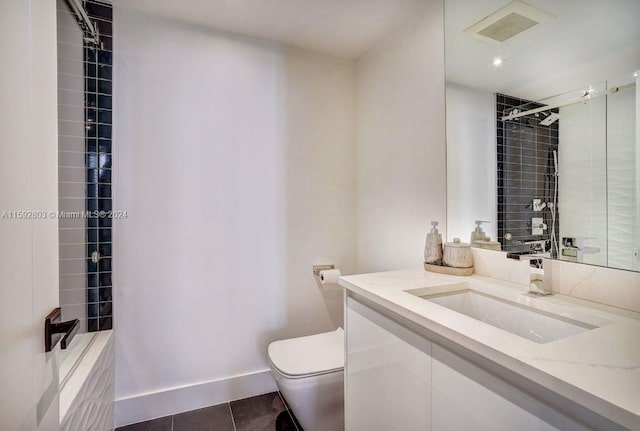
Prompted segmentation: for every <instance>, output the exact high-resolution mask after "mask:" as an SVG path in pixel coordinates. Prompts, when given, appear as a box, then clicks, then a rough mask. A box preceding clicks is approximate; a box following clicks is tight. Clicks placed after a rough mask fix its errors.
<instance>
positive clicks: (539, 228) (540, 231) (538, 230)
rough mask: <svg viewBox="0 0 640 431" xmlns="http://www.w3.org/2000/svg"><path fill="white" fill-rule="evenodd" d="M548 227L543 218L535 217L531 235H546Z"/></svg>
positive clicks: (532, 220) (532, 221)
mask: <svg viewBox="0 0 640 431" xmlns="http://www.w3.org/2000/svg"><path fill="white" fill-rule="evenodd" d="M545 230H547V225H546V224H545V222H544V219H543V218H542V217H533V218H532V219H531V235H544V231H545Z"/></svg>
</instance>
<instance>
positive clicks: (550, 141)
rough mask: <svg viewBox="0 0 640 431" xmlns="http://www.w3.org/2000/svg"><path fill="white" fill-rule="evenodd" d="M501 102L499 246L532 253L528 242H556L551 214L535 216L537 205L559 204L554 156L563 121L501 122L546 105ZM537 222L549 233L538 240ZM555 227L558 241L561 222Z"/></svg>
mask: <svg viewBox="0 0 640 431" xmlns="http://www.w3.org/2000/svg"><path fill="white" fill-rule="evenodd" d="M496 102H497V109H496V121H497V123H496V128H497V159H498V160H497V188H498V193H497V200H498V241H500V243H501V244H502V248H503V250H505V251H528V250H529V246H528V245H524V244H522V242H527V241H538V240H547V241H549V240H550V239H551V228H552V219H551V211H550V210H549V209H548V208H545V209H544V210H542V211H534V210H533V199H536V198H537V199H542V201H543V202H547V203H548V202H553V194H554V181H555V179H554V175H553V174H554V172H555V168H554V160H553V150H556V151H557V150H558V131H559V121H556V122H554V123H553V124H551V125H550V126H543V125H540V121H542V120H543V119H544V118H545V116H544V114H538V116H537V117H536V116H535V115H534V114H531V115H527V116H524V117H520V118H518V119H515V120H511V121H501V117H502V116H503V115H507V114H509V113H510V112H511V111H512V110H513V109H514V108H519V109H520V111H524V110H528V109H533V108H536V107H540V106H541V105H536V104H534V103H532V102H531V101H529V100H523V99H518V98H515V97H510V96H506V95H504V94H497V95H496ZM524 105H526V106H524ZM523 106H524V107H523ZM554 112H557V110H555V111H554ZM534 217H535V218H543V219H544V223H545V224H546V225H547V227H548V228H547V229H546V230H545V231H544V234H543V235H533V234H532V229H531V228H532V218H534ZM555 225H556V229H555V233H556V238H558V233H559V226H560V220H559V217H556V220H555ZM507 233H510V234H511V235H512V239H511V240H505V238H504V237H505V234H507ZM549 244H550V243H549Z"/></svg>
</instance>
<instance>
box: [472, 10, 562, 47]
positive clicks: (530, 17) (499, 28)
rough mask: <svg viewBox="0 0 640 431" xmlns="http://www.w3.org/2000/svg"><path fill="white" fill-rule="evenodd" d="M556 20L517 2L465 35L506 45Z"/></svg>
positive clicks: (494, 14) (543, 12) (476, 24)
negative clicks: (509, 41)
mask: <svg viewBox="0 0 640 431" xmlns="http://www.w3.org/2000/svg"><path fill="white" fill-rule="evenodd" d="M553 18H555V17H554V16H553V15H551V14H550V13H548V12H545V11H543V10H540V9H537V8H535V7H533V6H530V5H528V4H527V3H524V2H521V1H520V0H515V1H514V2H511V3H509V4H508V5H506V6H505V7H503V8H502V9H499V10H497V11H496V12H494V13H492V14H491V15H489V16H488V17H486V18H483V19H482V20H480V21H478V22H477V23H475V24H474V25H472V26H471V27H469V28H468V29H466V30H465V33H468V34H469V35H471V36H473V37H475V38H476V39H481V40H484V41H487V42H491V43H504V42H506V41H508V40H511V39H513V38H514V37H516V36H518V35H520V34H522V33H524V32H526V31H529V30H531V29H532V28H535V27H536V26H538V25H540V24H542V23H545V22H547V21H550V20H552V19H553Z"/></svg>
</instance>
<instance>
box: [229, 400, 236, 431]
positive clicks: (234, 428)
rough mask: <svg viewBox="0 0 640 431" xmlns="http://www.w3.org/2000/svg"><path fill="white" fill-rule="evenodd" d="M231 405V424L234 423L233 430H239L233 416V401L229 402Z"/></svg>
mask: <svg viewBox="0 0 640 431" xmlns="http://www.w3.org/2000/svg"><path fill="white" fill-rule="evenodd" d="M227 405H228V406H229V413H230V414H231V424H232V425H233V431H238V429H237V428H236V420H235V419H234V418H233V409H232V408H231V403H230V402H229V403H227Z"/></svg>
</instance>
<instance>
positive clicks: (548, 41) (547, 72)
mask: <svg viewBox="0 0 640 431" xmlns="http://www.w3.org/2000/svg"><path fill="white" fill-rule="evenodd" d="M639 23H640V1H638V0H606V1H604V0H594V1H584V0H562V1H558V0H527V1H526V2H524V1H519V0H516V1H510V0H445V55H446V94H447V172H448V178H447V201H448V203H447V236H448V237H449V240H450V239H451V238H453V237H460V238H463V240H467V241H472V242H473V244H472V245H474V246H477V247H484V248H490V249H495V250H502V251H507V252H514V253H531V252H536V253H545V254H547V255H549V256H551V257H553V258H557V259H563V260H568V261H574V262H580V263H587V264H593V265H601V266H608V267H614V268H622V269H628V270H635V271H640V138H639V137H638V133H637V124H638V123H639V122H640V113H639V112H640V93H639V92H638V91H637V89H636V88H637V84H638V82H639V78H638V70H639V69H640V25H639ZM476 221H478V224H476ZM477 225H479V226H480V227H479V228H478V229H477V230H476V231H475V232H474V230H475V228H476V226H477Z"/></svg>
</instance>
